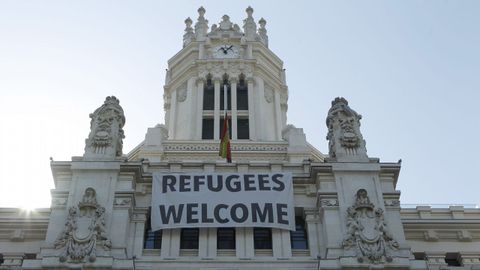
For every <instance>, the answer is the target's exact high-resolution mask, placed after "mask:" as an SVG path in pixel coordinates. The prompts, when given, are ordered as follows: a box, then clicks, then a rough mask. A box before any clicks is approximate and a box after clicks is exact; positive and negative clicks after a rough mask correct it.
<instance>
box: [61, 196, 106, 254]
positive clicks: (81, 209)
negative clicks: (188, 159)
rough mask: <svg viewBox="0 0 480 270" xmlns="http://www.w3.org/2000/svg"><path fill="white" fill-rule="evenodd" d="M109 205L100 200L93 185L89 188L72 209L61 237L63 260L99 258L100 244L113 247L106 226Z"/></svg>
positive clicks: (104, 246) (103, 246)
mask: <svg viewBox="0 0 480 270" xmlns="http://www.w3.org/2000/svg"><path fill="white" fill-rule="evenodd" d="M104 214H105V208H104V207H102V206H100V205H99V204H98V203H97V198H96V192H95V190H94V189H93V188H91V187H89V188H87V189H86V190H85V193H84V195H83V199H82V201H80V202H79V203H78V206H72V207H70V209H69V210H68V217H67V221H66V222H65V228H64V230H63V231H62V232H61V233H60V235H59V236H58V237H57V240H56V241H55V243H54V245H55V248H56V249H63V250H62V252H61V254H60V261H61V262H66V261H68V262H72V263H82V262H85V259H86V258H88V260H89V261H90V262H94V261H95V260H96V258H97V246H100V247H102V248H103V249H104V250H109V249H110V247H111V242H110V240H109V239H108V236H107V233H106V229H105V218H104Z"/></svg>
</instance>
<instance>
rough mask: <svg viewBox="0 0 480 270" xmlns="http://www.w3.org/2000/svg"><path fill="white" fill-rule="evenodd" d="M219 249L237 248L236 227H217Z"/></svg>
mask: <svg viewBox="0 0 480 270" xmlns="http://www.w3.org/2000/svg"><path fill="white" fill-rule="evenodd" d="M217 249H235V228H218V229H217Z"/></svg>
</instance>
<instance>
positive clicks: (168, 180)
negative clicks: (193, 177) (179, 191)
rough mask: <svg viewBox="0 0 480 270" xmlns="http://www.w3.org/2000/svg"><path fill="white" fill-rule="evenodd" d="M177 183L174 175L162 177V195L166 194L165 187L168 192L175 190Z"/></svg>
mask: <svg viewBox="0 0 480 270" xmlns="http://www.w3.org/2000/svg"><path fill="white" fill-rule="evenodd" d="M176 182H177V178H176V177H175V175H164V176H162V193H167V187H170V191H176V190H175V183H176Z"/></svg>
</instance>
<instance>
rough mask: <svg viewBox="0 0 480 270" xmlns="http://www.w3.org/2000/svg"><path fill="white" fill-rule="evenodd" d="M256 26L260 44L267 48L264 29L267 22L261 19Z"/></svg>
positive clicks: (266, 37)
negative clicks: (258, 26)
mask: <svg viewBox="0 0 480 270" xmlns="http://www.w3.org/2000/svg"><path fill="white" fill-rule="evenodd" d="M258 24H259V25H260V28H259V29H258V35H259V36H260V38H261V41H262V43H263V44H264V45H265V46H267V48H268V36H267V29H266V28H265V25H266V24H267V21H266V20H265V19H264V18H261V19H260V20H259V21H258Z"/></svg>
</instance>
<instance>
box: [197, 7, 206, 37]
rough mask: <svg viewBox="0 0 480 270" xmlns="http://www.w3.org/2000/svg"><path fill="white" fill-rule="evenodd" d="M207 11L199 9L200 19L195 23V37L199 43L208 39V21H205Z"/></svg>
mask: <svg viewBox="0 0 480 270" xmlns="http://www.w3.org/2000/svg"><path fill="white" fill-rule="evenodd" d="M204 15H205V9H204V8H203V7H200V8H199V9H198V19H197V23H195V35H196V37H197V40H198V41H203V40H205V38H206V37H207V32H208V20H206V19H205V17H204Z"/></svg>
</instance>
